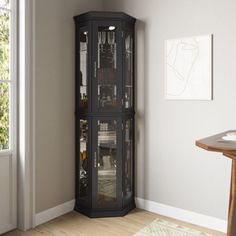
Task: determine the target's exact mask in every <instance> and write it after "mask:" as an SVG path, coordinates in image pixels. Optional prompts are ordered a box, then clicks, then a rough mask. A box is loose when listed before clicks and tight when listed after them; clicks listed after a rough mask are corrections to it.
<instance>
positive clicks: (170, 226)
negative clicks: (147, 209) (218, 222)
mask: <svg viewBox="0 0 236 236" xmlns="http://www.w3.org/2000/svg"><path fill="white" fill-rule="evenodd" d="M134 236H213V235H211V234H207V233H204V232H200V231H197V230H193V229H190V228H187V227H185V226H181V225H177V224H174V223H171V222H168V221H165V220H161V219H156V220H154V221H153V222H152V223H151V224H149V225H148V226H146V227H144V228H143V229H141V230H140V231H139V232H137V233H136V234H135V235H134Z"/></svg>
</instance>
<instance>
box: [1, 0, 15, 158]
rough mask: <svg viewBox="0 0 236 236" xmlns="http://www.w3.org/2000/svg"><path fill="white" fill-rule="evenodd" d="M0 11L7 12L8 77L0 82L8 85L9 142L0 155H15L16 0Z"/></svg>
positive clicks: (12, 0)
mask: <svg viewBox="0 0 236 236" xmlns="http://www.w3.org/2000/svg"><path fill="white" fill-rule="evenodd" d="M0 10H1V11H4V12H8V13H9V18H10V20H9V48H10V54H9V58H10V60H9V78H8V80H0V83H7V84H8V85H9V144H8V149H2V150H0V156H6V155H14V156H15V155H16V149H17V147H16V144H17V67H18V65H17V58H18V53H17V48H18V43H17V42H18V30H17V28H18V27H17V16H18V14H17V0H9V8H7V7H0Z"/></svg>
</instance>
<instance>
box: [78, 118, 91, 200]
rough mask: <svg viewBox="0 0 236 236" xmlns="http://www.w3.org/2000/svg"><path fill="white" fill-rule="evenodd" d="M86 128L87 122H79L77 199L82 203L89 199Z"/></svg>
mask: <svg viewBox="0 0 236 236" xmlns="http://www.w3.org/2000/svg"><path fill="white" fill-rule="evenodd" d="M88 126H89V125H88V120H83V119H81V120H80V156H79V159H80V160H79V163H80V165H79V167H80V168H79V171H80V175H79V176H80V177H79V197H80V199H81V200H84V201H87V200H88V197H89V165H88V161H89V160H88V130H89V127H88Z"/></svg>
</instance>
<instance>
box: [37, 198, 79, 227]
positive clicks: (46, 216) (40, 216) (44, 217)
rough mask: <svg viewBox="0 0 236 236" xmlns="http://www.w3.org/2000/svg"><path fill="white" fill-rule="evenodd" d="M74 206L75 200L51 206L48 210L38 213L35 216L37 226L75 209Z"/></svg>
mask: <svg viewBox="0 0 236 236" xmlns="http://www.w3.org/2000/svg"><path fill="white" fill-rule="evenodd" d="M74 206H75V200H71V201H69V202H65V203H63V204H61V205H58V206H56V207H53V208H50V209H48V210H46V211H42V212H40V213H37V214H36V216H35V226H37V225H41V224H43V223H46V222H48V221H50V220H52V219H55V218H57V217H59V216H61V215H64V214H66V213H68V212H71V211H73V209H74Z"/></svg>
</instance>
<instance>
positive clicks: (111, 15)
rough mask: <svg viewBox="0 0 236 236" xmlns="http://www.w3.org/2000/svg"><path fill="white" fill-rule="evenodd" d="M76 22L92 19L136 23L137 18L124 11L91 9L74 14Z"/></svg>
mask: <svg viewBox="0 0 236 236" xmlns="http://www.w3.org/2000/svg"><path fill="white" fill-rule="evenodd" d="M74 20H75V22H83V21H91V20H104V21H106V20H124V21H128V22H130V23H131V24H134V23H135V21H136V19H135V18H134V17H132V16H130V15H128V14H126V13H124V12H111V11H89V12H86V13H83V14H80V15H78V16H74Z"/></svg>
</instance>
